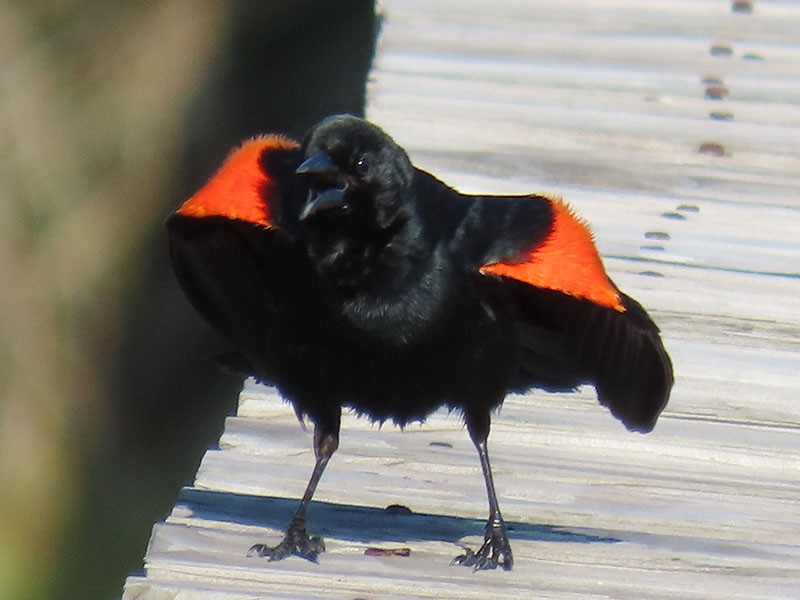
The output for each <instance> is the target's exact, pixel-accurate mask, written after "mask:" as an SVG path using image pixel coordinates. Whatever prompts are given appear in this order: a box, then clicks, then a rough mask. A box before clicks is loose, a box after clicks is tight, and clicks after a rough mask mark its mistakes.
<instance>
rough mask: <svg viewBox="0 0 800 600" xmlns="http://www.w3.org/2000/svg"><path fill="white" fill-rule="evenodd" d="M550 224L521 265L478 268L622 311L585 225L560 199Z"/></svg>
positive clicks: (555, 204)
mask: <svg viewBox="0 0 800 600" xmlns="http://www.w3.org/2000/svg"><path fill="white" fill-rule="evenodd" d="M550 204H551V205H552V207H553V225H552V227H551V228H550V233H549V234H548V235H547V237H546V238H545V239H544V241H543V242H542V243H541V244H539V245H537V246H536V247H535V248H532V249H531V251H530V252H529V253H528V254H526V255H525V256H524V257H523V258H522V260H521V261H520V262H517V263H502V262H498V263H492V264H490V265H485V266H483V267H481V269H480V272H481V273H491V274H494V275H500V276H502V277H508V278H511V279H516V280H518V281H522V282H524V283H527V284H530V285H533V286H536V287H540V288H545V289H549V290H555V291H558V292H563V293H564V294H568V295H570V296H575V297H576V298H583V299H586V300H589V301H590V302H594V303H595V304H599V305H601V306H605V307H608V308H613V309H614V310H616V311H618V312H625V307H624V306H623V305H622V300H621V298H620V295H619V290H617V288H616V286H615V285H614V284H613V283H611V280H610V279H609V278H608V275H606V271H605V269H604V268H603V263H602V261H601V260H600V255H599V254H598V253H597V248H596V247H595V245H594V239H593V237H592V233H591V231H590V230H589V227H588V225H586V223H584V222H583V221H582V220H581V219H580V218H579V217H577V216H576V215H575V214H574V213H573V212H572V209H571V208H570V207H569V205H567V203H566V202H564V201H563V200H562V199H561V198H551V199H550Z"/></svg>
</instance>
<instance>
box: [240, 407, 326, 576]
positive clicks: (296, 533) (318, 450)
mask: <svg viewBox="0 0 800 600" xmlns="http://www.w3.org/2000/svg"><path fill="white" fill-rule="evenodd" d="M339 422H340V416H339V415H337V416H336V418H335V419H333V420H330V421H328V422H323V421H319V422H317V424H316V425H315V426H314V455H315V457H316V464H315V465H314V471H313V472H312V473H311V479H310V480H309V481H308V485H307V486H306V491H305V493H304V494H303V498H302V500H300V506H299V507H298V508H297V512H296V513H294V517H292V520H291V522H290V523H289V527H288V528H287V530H286V535H285V536H284V537H283V540H282V541H281V543H280V544H278V545H277V546H275V547H274V548H270V547H269V546H266V545H265V544H255V545H254V546H251V547H250V550H248V552H247V555H248V556H263V557H266V558H267V559H268V560H270V561H273V560H282V559H284V558H286V557H287V556H290V555H292V554H296V555H298V556H302V557H303V558H307V559H308V560H310V561H311V562H317V556H318V555H319V554H320V553H322V552H325V542H324V541H323V540H322V538H321V537H319V536H313V537H310V536H309V535H308V532H307V531H306V513H307V512H308V505H309V504H310V503H311V498H313V496H314V491H315V490H316V489H317V484H318V483H319V480H320V478H321V477H322V473H323V472H324V471H325V467H326V466H327V465H328V461H329V460H330V458H331V456H333V453H334V452H336V449H337V448H338V447H339Z"/></svg>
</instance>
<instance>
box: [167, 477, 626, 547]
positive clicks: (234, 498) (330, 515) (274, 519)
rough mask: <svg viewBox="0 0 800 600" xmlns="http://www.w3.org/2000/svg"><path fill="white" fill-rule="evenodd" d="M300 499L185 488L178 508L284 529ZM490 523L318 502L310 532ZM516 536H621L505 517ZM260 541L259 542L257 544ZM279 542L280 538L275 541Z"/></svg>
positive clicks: (457, 532) (403, 534) (370, 534)
mask: <svg viewBox="0 0 800 600" xmlns="http://www.w3.org/2000/svg"><path fill="white" fill-rule="evenodd" d="M298 502H299V500H298V499H296V498H281V497H276V496H253V495H248V494H234V493H230V492H216V491H210V490H200V489H197V488H184V489H183V491H182V492H181V497H180V499H179V500H178V506H180V507H181V508H183V509H184V510H186V511H188V512H190V513H191V515H192V516H193V517H194V518H198V519H207V520H209V521H229V522H235V523H238V524H244V525H255V526H262V527H270V528H274V529H277V530H279V531H282V530H283V529H284V528H285V527H286V526H287V525H288V523H289V520H290V519H291V518H292V515H293V514H294V511H295V510H297V504H298ZM484 525H485V522H484V521H483V520H480V519H469V518H465V517H456V516H448V515H433V514H427V513H407V514H395V513H393V512H391V511H387V510H386V509H383V508H374V507H368V506H356V505H353V504H339V503H335V502H321V501H316V500H315V501H313V502H312V503H311V507H310V509H309V530H310V532H311V533H313V534H317V535H322V536H328V537H332V538H337V539H341V540H349V541H352V542H358V543H369V542H408V541H443V542H452V543H457V541H458V540H459V539H461V538H462V537H465V536H469V535H480V534H482V532H483V528H484ZM506 527H507V528H508V531H509V536H510V537H511V539H512V541H513V540H515V539H516V540H526V541H546V542H569V543H573V544H590V543H602V544H613V543H617V542H620V541H622V540H621V539H618V538H615V537H610V536H608V535H605V532H603V531H600V530H592V529H585V528H582V529H565V528H562V527H556V526H554V525H546V524H532V523H521V522H519V521H506ZM257 541H259V540H254V542H257ZM276 543H277V540H276Z"/></svg>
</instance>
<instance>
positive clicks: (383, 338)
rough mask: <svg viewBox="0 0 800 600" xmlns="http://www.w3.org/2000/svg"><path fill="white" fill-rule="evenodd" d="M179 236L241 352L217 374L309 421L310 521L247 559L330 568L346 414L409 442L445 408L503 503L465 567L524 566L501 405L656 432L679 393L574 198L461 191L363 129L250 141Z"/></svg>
mask: <svg viewBox="0 0 800 600" xmlns="http://www.w3.org/2000/svg"><path fill="white" fill-rule="evenodd" d="M167 227H168V230H169V237H170V250H171V257H172V262H173V265H174V269H175V272H176V275H177V278H178V281H179V282H180V284H181V286H182V287H183V289H184V291H185V292H186V294H187V296H188V297H189V299H190V300H191V302H192V303H193V304H194V306H195V308H196V309H197V310H198V311H199V312H200V314H201V315H202V316H203V317H204V318H205V319H206V320H207V321H208V322H209V323H210V324H211V325H212V326H213V327H214V328H215V329H216V330H217V331H218V332H219V333H220V334H221V335H222V336H224V337H225V338H226V339H227V340H228V342H230V344H231V345H232V347H233V350H234V352H233V353H231V354H228V355H226V356H225V357H224V358H223V359H222V362H224V363H225V364H226V365H227V366H229V367H232V368H235V369H237V370H239V371H240V372H242V373H246V374H249V375H252V376H254V377H255V378H256V379H258V380H260V381H263V382H267V383H270V384H273V385H275V386H277V388H278V390H279V391H280V393H281V394H282V395H283V397H284V398H286V399H287V400H289V401H290V402H291V403H292V404H293V406H294V409H295V411H296V413H297V415H298V417H300V418H301V419H302V418H303V417H304V416H307V417H308V418H309V419H310V420H311V421H312V422H313V423H314V452H315V455H316V465H315V467H314V471H313V473H312V475H311V479H310V481H309V483H308V487H307V489H306V492H305V494H304V496H303V498H302V500H301V502H300V507H299V508H298V510H297V513H296V514H295V516H294V518H293V519H292V521H291V523H290V525H289V527H288V529H287V532H286V536H285V537H284V539H283V541H282V542H281V543H280V544H278V545H277V546H276V547H274V548H270V547H267V546H265V545H263V544H257V545H255V546H253V547H252V548H251V550H250V553H251V554H257V555H259V556H265V557H267V558H269V559H270V560H280V559H282V558H284V557H286V556H288V555H290V554H297V555H300V556H303V557H306V558H308V559H310V560H312V561H316V559H317V555H318V554H319V553H320V552H323V551H324V543H323V541H322V540H321V539H320V538H319V537H310V536H309V535H308V533H307V532H306V524H305V523H306V511H307V509H308V505H309V503H310V501H311V498H312V496H313V494H314V491H315V489H316V487H317V484H318V483H319V480H320V477H321V476H322V473H323V471H324V470H325V466H326V465H327V464H328V461H329V459H330V458H331V456H332V455H333V453H334V452H335V451H336V449H337V447H338V445H339V426H340V415H341V410H342V408H343V407H348V408H351V409H354V410H355V411H356V412H357V413H358V414H362V415H365V416H366V417H368V418H370V419H372V420H375V421H380V422H383V421H385V420H389V419H391V420H392V421H394V422H395V423H397V424H399V425H404V424H406V423H408V422H410V421H420V420H424V419H425V417H426V416H427V415H428V414H429V413H431V412H432V411H434V410H435V409H437V408H438V407H440V406H446V407H448V408H450V409H457V410H459V411H461V413H462V414H463V417H464V421H465V422H466V426H467V430H468V431H469V435H470V437H471V439H472V441H473V443H474V444H475V447H476V449H477V451H478V456H479V458H480V463H481V467H482V469H483V477H484V480H485V482H486V489H487V493H488V498H489V519H488V522H487V524H486V529H485V541H484V543H483V545H482V546H481V547H480V548H479V549H478V550H477V551H475V552H473V551H470V550H467V551H466V552H465V553H464V554H462V555H460V556H457V557H456V558H455V559H454V562H455V563H459V564H462V565H467V566H472V567H474V568H476V569H487V568H495V567H497V566H498V565H501V566H502V567H503V568H505V569H510V568H511V567H512V565H513V557H512V553H511V546H510V544H509V541H508V537H507V534H506V528H505V525H504V523H503V518H502V516H501V514H500V508H499V506H498V501H497V496H496V494H495V490H494V484H493V481H492V470H491V466H490V463H489V453H488V449H487V438H488V435H489V424H490V415H491V413H492V411H493V410H494V409H496V408H497V407H499V406H500V405H501V404H502V402H503V399H504V397H505V396H506V394H508V393H509V392H512V391H515V392H519V391H524V390H528V389H530V388H542V389H545V390H547V391H572V390H575V389H576V388H577V387H578V386H580V385H582V384H592V385H594V387H595V389H596V391H597V396H598V400H599V401H600V403H601V404H603V405H605V406H607V407H608V408H609V409H610V411H611V413H612V414H613V415H614V416H615V417H617V418H618V419H620V420H621V421H622V422H623V423H624V425H625V426H626V427H627V428H628V429H630V430H633V431H639V432H647V431H650V430H651V429H652V428H653V426H654V425H655V422H656V419H657V418H658V415H659V414H660V413H661V411H662V409H663V408H664V406H665V404H666V402H667V399H668V397H669V394H670V390H671V388H672V383H673V374H672V365H671V362H670V359H669V356H668V355H667V353H666V351H665V350H664V347H663V345H662V342H661V339H660V336H659V330H658V328H657V327H656V325H655V324H654V323H653V321H652V320H651V319H650V317H649V316H648V314H647V313H646V312H645V310H644V309H643V308H642V307H641V306H640V305H639V304H638V303H637V302H636V301H635V300H633V299H632V298H630V297H629V296H626V295H625V294H623V293H622V292H621V291H620V290H619V289H618V288H617V287H616V286H615V285H614V284H613V283H612V282H611V280H610V279H609V278H608V276H607V275H606V273H605V270H604V269H603V265H602V263H601V261H600V258H599V256H598V254H597V250H596V249H595V246H594V243H593V240H592V236H591V233H590V232H589V230H588V228H587V226H586V225H585V224H584V223H583V222H582V221H581V220H579V219H578V218H577V217H576V216H575V215H574V214H573V213H572V211H571V210H570V208H569V207H568V206H567V205H566V204H565V203H564V202H563V201H562V200H560V199H557V198H551V197H547V196H538V195H529V196H471V195H463V194H460V193H459V192H457V191H456V190H454V189H452V188H450V187H448V186H447V185H446V184H444V183H443V182H441V181H440V180H438V179H436V178H435V177H434V176H433V175H431V174H429V173H426V172H425V171H422V170H420V169H417V168H415V167H414V166H413V165H412V164H411V162H410V160H409V158H408V156H407V154H406V153H405V151H404V150H403V149H402V148H400V147H399V146H398V145H397V144H396V143H395V142H394V141H393V140H392V139H391V138H390V137H389V136H388V135H387V134H386V133H385V132H383V131H382V130H381V129H379V128H378V127H376V126H375V125H373V124H371V123H368V122H366V121H363V120H361V119H358V118H355V117H352V116H348V115H338V116H332V117H329V118H327V119H325V120H323V121H322V122H321V123H319V124H318V125H316V126H315V127H314V128H312V129H311V131H310V132H309V134H308V135H307V137H306V139H305V141H304V142H303V144H302V145H298V144H297V143H296V142H294V141H292V140H289V139H287V138H284V137H281V136H265V137H260V138H256V139H253V140H250V141H248V142H245V143H244V144H243V145H242V146H241V147H240V148H239V149H237V150H235V151H234V152H233V153H232V154H231V155H230V156H229V158H228V159H227V161H226V162H225V163H224V164H223V166H222V167H221V169H220V170H219V172H218V173H217V174H216V175H214V177H213V178H212V179H211V180H210V181H209V182H208V183H207V184H206V185H205V187H203V188H202V189H201V190H200V191H198V192H197V193H196V194H195V195H194V196H193V197H192V198H190V199H189V200H188V201H187V202H186V203H185V204H183V205H182V206H181V207H180V209H178V210H177V212H175V213H174V214H173V215H172V216H171V217H170V218H169V220H168V221H167Z"/></svg>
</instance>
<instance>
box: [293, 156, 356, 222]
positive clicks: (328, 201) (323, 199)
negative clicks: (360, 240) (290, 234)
mask: <svg viewBox="0 0 800 600" xmlns="http://www.w3.org/2000/svg"><path fill="white" fill-rule="evenodd" d="M295 172H296V173H297V174H298V175H310V176H312V178H313V179H315V180H316V181H317V182H330V185H331V186H332V187H325V188H323V189H319V190H318V191H315V190H313V189H312V192H311V194H310V195H309V199H308V204H306V206H305V208H303V211H302V212H301V213H300V220H301V221H304V220H306V219H307V218H309V217H311V216H313V215H316V214H318V213H320V212H324V211H327V210H331V209H337V208H338V209H341V208H346V206H347V204H346V200H345V197H344V191H345V188H344V187H335V184H334V182H335V181H336V180H337V179H338V178H339V169H338V168H337V167H336V165H335V164H333V161H332V160H331V157H330V155H329V154H328V153H327V152H325V151H320V152H317V153H316V154H312V155H311V156H310V157H308V158H307V159H306V160H305V162H303V163H302V164H301V165H300V166H299V167H297V170H296V171H295Z"/></svg>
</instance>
